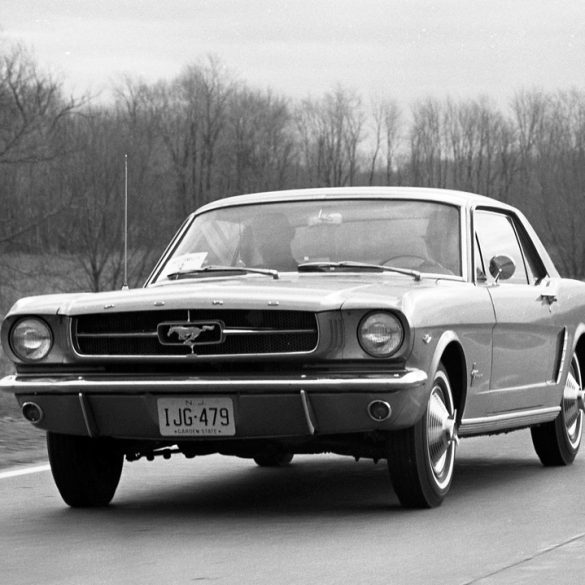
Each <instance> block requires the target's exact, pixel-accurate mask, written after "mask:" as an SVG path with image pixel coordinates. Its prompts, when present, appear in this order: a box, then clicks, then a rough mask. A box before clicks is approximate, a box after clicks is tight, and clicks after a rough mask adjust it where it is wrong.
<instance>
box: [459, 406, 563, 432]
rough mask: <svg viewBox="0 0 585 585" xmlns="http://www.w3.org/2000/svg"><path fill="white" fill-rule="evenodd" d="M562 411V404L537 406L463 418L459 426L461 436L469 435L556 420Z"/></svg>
mask: <svg viewBox="0 0 585 585" xmlns="http://www.w3.org/2000/svg"><path fill="white" fill-rule="evenodd" d="M560 411H561V407H560V406H552V407H550V408H535V409H531V410H522V411H518V412H508V413H506V414H498V415H494V416H483V417H478V418H468V419H463V420H462V421H461V425H460V426H459V436H460V437H469V436H472V435H481V434H486V433H492V432H498V431H504V430H507V429H515V428H522V427H527V426H531V425H536V424H540V423H543V422H548V421H551V420H554V419H555V418H556V417H557V415H558V413H559V412H560Z"/></svg>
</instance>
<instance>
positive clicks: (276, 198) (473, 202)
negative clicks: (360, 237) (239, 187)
mask: <svg viewBox="0 0 585 585" xmlns="http://www.w3.org/2000/svg"><path fill="white" fill-rule="evenodd" d="M345 198H350V199H386V198H388V199H412V200H424V201H437V202H442V203H448V204H451V205H456V206H459V207H477V206H486V207H497V208H499V209H506V210H513V209H514V208H512V207H510V206H509V205H506V204H505V203H502V202H501V201H497V200H496V199H492V198H490V197H485V196H483V195H477V194H475V193H467V192H465V191H455V190H451V189H432V188H425V187H325V188H312V189H289V190H283V191H267V192H263V193H250V194H247V195H236V196H234V197H225V198H223V199H218V200H217V201H213V202H212V203H208V204H207V205H204V206H203V207H201V208H200V209H199V210H198V212H203V211H210V210H211V209H217V208H221V207H228V206H232V205H251V204H254V203H276V202H285V201H296V200H305V201H306V200H309V201H310V200H319V199H345Z"/></svg>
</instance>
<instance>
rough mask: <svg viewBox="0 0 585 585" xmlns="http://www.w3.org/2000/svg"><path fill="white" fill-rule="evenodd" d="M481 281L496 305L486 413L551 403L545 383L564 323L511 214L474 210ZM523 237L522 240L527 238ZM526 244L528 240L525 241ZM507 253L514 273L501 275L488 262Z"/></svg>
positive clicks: (553, 373) (552, 371) (552, 368)
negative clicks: (558, 322) (505, 276)
mask: <svg viewBox="0 0 585 585" xmlns="http://www.w3.org/2000/svg"><path fill="white" fill-rule="evenodd" d="M473 221H474V230H475V243H476V246H477V252H478V253H477V254H476V262H477V263H479V266H477V267H476V270H477V271H478V274H477V278H478V285H479V286H486V287H487V289H488V291H489V294H490V297H491V300H492V304H493V307H494V314H495V325H494V328H493V334H492V367H491V376H490V384H489V391H488V392H487V393H486V394H485V396H484V397H483V402H484V404H483V409H484V412H485V414H490V413H501V412H510V411H518V410H522V409H531V408H537V407H540V406H543V405H545V404H547V387H548V386H549V385H550V383H551V382H552V381H553V380H554V378H555V376H556V371H555V368H556V366H557V364H558V355H559V339H560V337H561V328H560V327H559V326H558V325H557V323H556V319H555V316H554V313H555V310H556V303H555V301H556V296H555V295H554V293H552V292H551V288H554V286H553V287H548V288H547V286H546V285H550V284H551V281H549V280H548V279H547V277H546V273H545V272H544V273H543V271H544V267H543V266H542V262H540V263H539V259H538V258H537V257H534V255H536V254H537V253H536V251H535V250H534V247H533V246H532V247H531V246H530V242H529V241H528V240H527V239H526V238H527V236H526V235H525V232H524V231H523V229H522V225H521V224H520V222H519V221H518V219H517V218H515V217H514V216H513V215H511V214H507V213H503V212H501V211H495V210H491V209H476V210H475V212H474V215H473ZM523 240H524V241H523ZM523 244H524V245H523ZM501 255H506V256H508V257H509V258H511V259H512V260H513V262H514V264H515V270H514V272H513V274H512V275H511V276H510V277H509V278H506V279H505V280H504V279H502V278H498V277H497V276H494V275H493V274H491V273H490V268H489V267H490V261H491V260H492V259H493V258H494V257H496V256H501Z"/></svg>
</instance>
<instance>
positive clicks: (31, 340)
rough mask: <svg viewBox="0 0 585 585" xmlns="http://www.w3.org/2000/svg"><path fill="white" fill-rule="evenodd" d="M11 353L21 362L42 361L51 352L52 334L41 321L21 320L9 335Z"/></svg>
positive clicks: (29, 318) (32, 319)
mask: <svg viewBox="0 0 585 585" xmlns="http://www.w3.org/2000/svg"><path fill="white" fill-rule="evenodd" d="M10 346H11V348H12V351H13V352H14V353H15V354H16V355H17V356H18V357H19V358H20V359H22V360H26V361H38V360H42V359H43V358H44V357H46V356H47V354H48V353H49V352H50V351H51V347H52V346H53V334H52V332H51V329H50V328H49V326H48V325H47V324H46V323H45V322H44V321H42V320H41V319H35V318H34V317H28V318H26V319H21V320H20V321H18V322H17V323H16V325H15V326H14V327H13V328H12V331H11V333H10Z"/></svg>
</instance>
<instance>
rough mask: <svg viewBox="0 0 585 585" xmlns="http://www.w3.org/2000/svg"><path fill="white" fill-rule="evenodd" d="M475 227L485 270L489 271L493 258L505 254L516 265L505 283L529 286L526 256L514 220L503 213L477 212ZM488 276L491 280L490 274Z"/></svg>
mask: <svg viewBox="0 0 585 585" xmlns="http://www.w3.org/2000/svg"><path fill="white" fill-rule="evenodd" d="M474 225H475V233H476V235H477V240H478V241H479V247H480V252H481V256H482V257H483V261H484V265H485V269H486V270H487V269H488V267H489V263H490V260H491V258H493V257H494V256H499V255H501V254H505V255H506V256H509V257H510V258H512V260H513V261H514V264H515V265H516V270H515V272H514V274H513V275H512V277H511V278H510V279H508V280H506V281H505V283H507V284H527V283H528V275H527V273H526V265H525V263H524V256H523V254H522V250H521V248H520V243H519V242H518V237H517V235H516V230H515V229H514V224H513V222H512V219H511V218H510V217H508V216H507V215H504V214H503V213H496V212H493V211H476V212H475V214H474ZM487 276H488V278H490V276H489V274H488V275H487Z"/></svg>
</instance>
